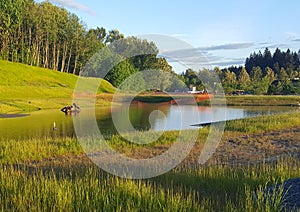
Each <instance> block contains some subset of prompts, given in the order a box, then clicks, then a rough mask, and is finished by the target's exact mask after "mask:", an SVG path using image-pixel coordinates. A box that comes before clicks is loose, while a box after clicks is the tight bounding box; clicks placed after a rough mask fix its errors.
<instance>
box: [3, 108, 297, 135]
mask: <svg viewBox="0 0 300 212" xmlns="http://www.w3.org/2000/svg"><path fill="white" fill-rule="evenodd" d="M126 110H127V108H125V107H122V106H116V107H112V108H110V107H102V108H98V109H96V111H92V110H82V111H81V112H80V113H79V114H77V116H76V118H80V122H81V125H82V126H84V127H86V128H87V129H88V128H89V127H90V126H88V124H86V123H89V121H90V120H92V119H94V117H95V116H96V120H97V124H98V128H99V130H100V131H101V133H102V134H103V135H111V134H115V133H117V130H116V127H115V125H116V124H117V125H118V126H119V129H121V131H123V132H128V131H132V130H139V131H147V130H150V129H153V130H156V131H159V130H179V129H190V128H195V126H192V125H194V124H201V123H207V122H215V121H223V120H231V119H239V118H245V117H253V116H261V115H270V114H274V113H282V112H291V111H293V110H296V109H295V108H292V107H259V108H258V107H243V108H240V107H229V108H226V107H214V108H211V107H196V106H189V105H185V106H177V105H159V104H147V103H145V104H135V105H131V107H130V108H129V111H126ZM112 112H113V113H114V117H115V119H114V120H112V115H111V113H112ZM127 112H128V113H127ZM127 114H129V121H130V123H131V125H132V128H131V127H129V126H128V122H127V121H126V119H128V117H127ZM72 118H74V117H73V116H66V115H65V114H63V113H62V112H60V111H59V110H47V111H38V112H34V113H32V114H30V116H27V117H19V118H9V119H5V118H0V139H12V138H13V139H27V138H36V137H64V136H71V137H73V136H75V132H74V128H73V120H72ZM54 122H55V123H56V130H53V123H54Z"/></svg>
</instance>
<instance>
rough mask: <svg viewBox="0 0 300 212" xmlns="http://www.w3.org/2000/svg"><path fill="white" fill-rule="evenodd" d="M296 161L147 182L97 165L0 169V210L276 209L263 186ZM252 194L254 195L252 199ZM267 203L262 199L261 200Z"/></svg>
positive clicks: (295, 173) (275, 196)
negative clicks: (129, 177)
mask: <svg viewBox="0 0 300 212" xmlns="http://www.w3.org/2000/svg"><path fill="white" fill-rule="evenodd" d="M299 165H300V164H299V160H295V159H292V158H285V159H282V160H280V161H278V162H276V163H273V164H259V165H255V166H251V167H250V166H240V167H231V166H220V165H216V166H210V167H205V166H203V167H199V168H198V169H196V170H194V169H190V170H186V169H184V170H181V169H177V170H173V171H171V172H169V173H167V174H165V175H162V176H160V177H157V178H153V179H150V180H126V179H120V178H117V177H114V176H110V175H106V174H104V173H103V172H102V171H100V170H99V169H97V167H84V168H82V167H81V168H78V167H74V168H73V169H70V170H66V169H62V170H50V171H49V170H48V171H43V170H39V169H36V170H30V169H28V168H20V169H17V170H16V169H15V168H12V167H7V166H6V167H3V168H1V169H0V194H1V195H0V208H1V210H4V211H6V210H17V211H27V210H38V211H40V210H43V211H53V210H54V211H56V210H59V211H82V210H97V211H140V210H142V211H279V210H280V207H281V206H280V205H279V202H280V199H281V193H282V192H281V193H280V191H276V193H271V194H269V195H267V196H266V195H265V194H264V189H265V188H267V187H268V186H269V185H272V184H275V183H278V182H281V181H282V180H285V179H289V178H293V177H299V176H300V168H299ZM255 192H256V195H255ZM266 199H267V201H266Z"/></svg>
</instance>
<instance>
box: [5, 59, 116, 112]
mask: <svg viewBox="0 0 300 212" xmlns="http://www.w3.org/2000/svg"><path fill="white" fill-rule="evenodd" d="M77 79H78V77H77V76H75V75H73V74H67V73H60V72H58V71H54V70H49V69H44V68H39V67H33V66H28V65H24V64H20V63H12V62H8V61H2V60H0V113H13V112H29V111H33V110H37V109H48V108H60V107H61V106H63V105H66V104H70V103H71V102H72V93H73V89H74V86H75V84H76V82H77ZM101 80H102V79H96V78H87V79H86V86H89V85H91V84H95V83H96V85H99V83H100V82H101V86H100V87H99V89H98V93H112V92H114V90H115V89H114V87H113V86H112V85H111V84H110V83H109V82H107V81H101Z"/></svg>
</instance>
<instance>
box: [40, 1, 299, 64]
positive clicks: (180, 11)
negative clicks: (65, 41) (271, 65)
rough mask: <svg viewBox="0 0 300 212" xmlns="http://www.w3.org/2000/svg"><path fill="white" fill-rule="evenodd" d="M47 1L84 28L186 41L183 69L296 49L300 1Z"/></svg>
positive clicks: (182, 56)
mask: <svg viewBox="0 0 300 212" xmlns="http://www.w3.org/2000/svg"><path fill="white" fill-rule="evenodd" d="M37 2H41V0H37ZM50 2H51V3H53V4H55V5H58V6H61V7H65V8H66V9H67V10H69V11H70V12H72V13H75V14H76V15H77V16H78V17H80V18H81V19H82V21H83V22H84V23H85V24H86V25H87V27H88V28H96V27H104V28H105V29H107V30H111V29H118V30H119V31H120V32H121V33H123V34H124V35H125V36H140V35H145V34H157V35H163V36H170V37H172V38H174V39H177V40H178V41H179V42H180V41H183V42H186V43H187V44H188V45H187V46H186V47H189V48H185V49H184V50H185V51H181V54H182V55H181V56H180V57H179V58H181V59H182V60H183V62H184V63H185V64H187V65H191V64H197V65H198V66H199V67H200V66H203V67H207V66H210V67H214V66H220V67H228V66H231V65H243V64H244V62H245V59H246V57H248V56H249V55H250V53H252V52H254V51H256V52H258V51H259V50H261V51H262V52H263V51H264V49H265V48H266V47H268V48H269V49H270V50H271V52H272V53H273V52H274V50H275V48H277V47H278V48H280V49H281V50H284V51H285V50H287V48H290V49H291V50H292V51H298V50H299V49H300V24H299V23H300V21H299V20H300V19H299V8H300V1H297V0H286V1H282V0H263V1H262V0H251V1H250V0H247V1H246V0H173V1H170V0H148V1H145V0H114V1H108V0H106V1H102V0H50ZM171 40H172V39H171ZM175 42H176V41H175ZM159 49H160V47H159ZM160 50H161V49H160ZM173 50H174V49H173ZM161 51H162V52H163V51H167V50H166V49H162V50H161ZM162 54H163V53H162ZM170 55H174V54H170ZM175 55H176V54H175ZM184 55H186V57H185V56H184ZM188 55H190V56H188ZM184 57H185V58H184ZM204 57H205V58H206V60H203V58H204Z"/></svg>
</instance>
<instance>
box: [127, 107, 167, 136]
mask: <svg viewBox="0 0 300 212" xmlns="http://www.w3.org/2000/svg"><path fill="white" fill-rule="evenodd" d="M155 110H159V111H161V112H163V113H164V114H165V116H167V115H168V113H169V110H170V106H169V105H159V104H150V103H142V102H139V103H138V104H135V105H131V107H130V109H129V116H130V117H129V119H130V121H131V123H132V125H133V127H134V128H135V129H137V130H146V131H148V130H150V128H151V125H150V122H149V117H150V114H151V113H152V112H153V111H155ZM154 119H155V120H158V119H159V117H156V116H154Z"/></svg>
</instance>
